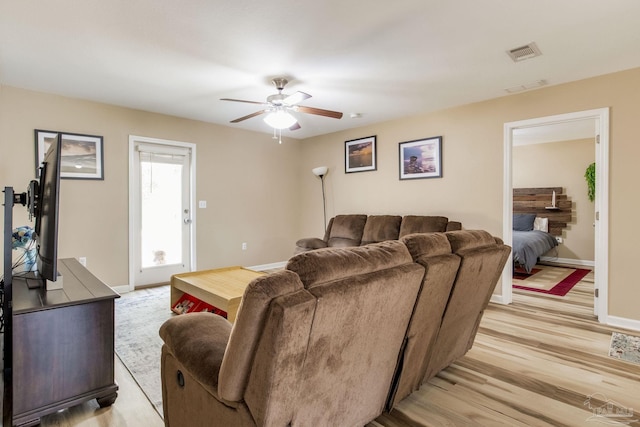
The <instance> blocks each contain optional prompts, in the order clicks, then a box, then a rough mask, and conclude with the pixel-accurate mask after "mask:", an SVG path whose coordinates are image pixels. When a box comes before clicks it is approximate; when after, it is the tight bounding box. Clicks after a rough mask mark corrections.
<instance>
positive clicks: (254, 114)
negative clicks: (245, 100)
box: [230, 110, 269, 123]
mask: <svg viewBox="0 0 640 427" xmlns="http://www.w3.org/2000/svg"><path fill="white" fill-rule="evenodd" d="M268 112H269V110H261V111H256V112H255V113H252V114H249V115H247V116H243V117H240V118H237V119H235V120H231V122H230V123H238V122H241V121H243V120H247V119H250V118H252V117H255V116H259V115H260V114H264V113H268Z"/></svg>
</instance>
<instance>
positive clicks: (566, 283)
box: [513, 267, 591, 297]
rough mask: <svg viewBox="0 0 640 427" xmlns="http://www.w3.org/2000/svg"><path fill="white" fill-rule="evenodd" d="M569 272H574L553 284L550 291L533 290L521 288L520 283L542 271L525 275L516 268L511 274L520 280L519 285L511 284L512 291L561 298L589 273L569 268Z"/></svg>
mask: <svg viewBox="0 0 640 427" xmlns="http://www.w3.org/2000/svg"><path fill="white" fill-rule="evenodd" d="M562 268H567V267H562ZM571 270H574V271H573V272H572V273H571V274H569V275H568V276H567V277H565V278H564V279H562V280H561V281H559V282H558V283H557V284H555V285H554V286H553V287H552V288H551V289H540V288H533V287H529V286H523V284H522V283H526V282H522V280H524V279H526V278H528V277H531V276H534V275H535V274H536V273H538V272H540V271H542V269H539V268H534V269H533V270H531V273H526V272H525V271H524V270H520V269H519V268H516V269H515V270H514V272H513V278H514V279H520V282H519V283H521V284H516V283H513V287H514V289H522V290H524V291H531V292H538V293H543V294H548V295H556V296H560V297H563V296H565V295H566V294H567V293H568V292H569V291H570V290H571V289H572V288H573V287H574V286H575V285H576V284H577V283H578V282H579V281H580V280H582V279H583V278H584V276H586V275H587V274H589V273H591V270H586V269H583V268H571Z"/></svg>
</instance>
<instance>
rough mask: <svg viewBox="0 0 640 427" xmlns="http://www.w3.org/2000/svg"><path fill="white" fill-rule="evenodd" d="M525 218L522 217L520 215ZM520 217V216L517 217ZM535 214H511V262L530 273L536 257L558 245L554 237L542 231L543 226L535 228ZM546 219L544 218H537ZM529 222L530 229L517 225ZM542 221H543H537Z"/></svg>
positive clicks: (536, 260)
mask: <svg viewBox="0 0 640 427" xmlns="http://www.w3.org/2000/svg"><path fill="white" fill-rule="evenodd" d="M523 216H526V217H527V218H524V219H522V218H521V217H523ZM517 217H520V218H517ZM535 219H536V216H535V214H515V215H514V216H513V224H514V227H513V249H512V251H513V262H514V263H515V264H516V265H520V266H521V267H522V268H524V270H525V271H526V272H527V273H531V269H532V268H533V266H534V265H536V263H537V262H538V258H540V257H541V256H542V255H544V254H546V253H547V252H549V251H550V250H551V249H553V248H555V247H556V246H558V242H557V241H556V238H555V237H554V236H552V235H551V234H549V233H548V232H546V231H543V228H544V226H542V225H541V226H539V227H540V228H538V229H535V226H534V222H535ZM538 219H543V220H544V219H546V218H538ZM529 222H530V223H531V229H529V228H528V226H526V227H522V226H520V227H519V228H516V227H517V225H521V224H523V223H526V224H528V223H529ZM539 223H544V221H539Z"/></svg>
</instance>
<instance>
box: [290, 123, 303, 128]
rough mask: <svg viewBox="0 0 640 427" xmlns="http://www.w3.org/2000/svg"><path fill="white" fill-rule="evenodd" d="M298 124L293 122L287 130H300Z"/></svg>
mask: <svg viewBox="0 0 640 427" xmlns="http://www.w3.org/2000/svg"><path fill="white" fill-rule="evenodd" d="M300 127H301V126H300V123H298V122H295V123H294V124H292V125H291V127H290V128H289V130H298V129H300Z"/></svg>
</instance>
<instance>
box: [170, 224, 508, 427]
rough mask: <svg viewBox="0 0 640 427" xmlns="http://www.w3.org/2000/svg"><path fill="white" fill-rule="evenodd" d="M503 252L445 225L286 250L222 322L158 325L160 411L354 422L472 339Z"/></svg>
mask: <svg viewBox="0 0 640 427" xmlns="http://www.w3.org/2000/svg"><path fill="white" fill-rule="evenodd" d="M509 252H510V248H509V247H508V246H506V245H504V244H502V242H501V241H500V240H499V239H495V238H493V237H492V236H491V235H489V234H488V233H486V232H484V231H454V232H447V233H429V234H413V235H407V236H405V237H404V238H403V239H401V240H388V241H384V242H381V243H375V244H370V245H365V246H360V247H350V248H335V247H334V248H329V249H323V250H317V251H308V252H305V253H302V254H299V255H296V256H294V257H293V258H291V259H290V260H289V262H288V264H287V267H286V269H285V270H284V271H280V272H276V273H272V274H269V275H266V276H263V277H260V278H258V279H256V280H254V281H253V282H252V283H251V284H250V285H249V286H248V287H247V290H246V292H245V295H244V297H243V300H242V303H241V305H240V309H239V311H238V316H237V319H236V323H235V324H234V325H233V326H232V325H231V324H230V323H229V322H228V321H227V320H226V319H224V318H222V317H219V316H216V315H212V314H210V313H197V314H187V315H182V316H176V317H173V318H172V319H170V320H168V321H167V322H166V323H165V324H164V325H163V326H162V328H161V330H160V335H161V337H162V339H163V340H164V346H163V348H162V384H163V385H162V393H163V405H164V416H165V425H166V426H168V427H180V426H190V427H192V426H195V427H197V426H218V425H220V426H227V425H233V426H245V425H247V426H254V425H260V426H263V425H264V426H287V425H291V426H309V425H313V426H325V425H326V426H333V425H344V426H359V425H360V426H361V425H365V424H366V423H368V422H369V421H371V420H373V419H375V418H376V417H377V416H379V415H380V414H381V413H382V412H383V411H384V410H385V408H386V409H387V410H389V409H390V408H392V407H393V406H394V405H395V403H397V402H399V401H400V400H401V399H402V398H404V397H406V396H408V395H409V394H410V393H411V392H413V391H414V390H416V389H418V388H419V387H420V385H421V384H422V383H424V382H425V381H426V380H428V379H429V378H430V377H431V376H432V375H435V373H437V372H438V371H439V370H441V369H443V368H444V367H446V366H448V365H449V364H451V363H452V362H454V361H455V360H456V359H457V358H459V357H460V356H462V355H463V354H464V353H466V351H467V350H468V349H469V348H471V345H472V344H473V340H474V338H475V334H476V332H477V329H478V323H479V321H480V318H481V316H482V312H483V310H484V308H485V307H486V305H487V304H488V299H489V296H490V294H491V292H492V291H493V288H494V287H495V284H496V283H497V280H498V278H499V275H500V272H501V271H502V268H503V267H504V264H505V262H506V260H507V257H508V255H509ZM434 372H435V373H434Z"/></svg>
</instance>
